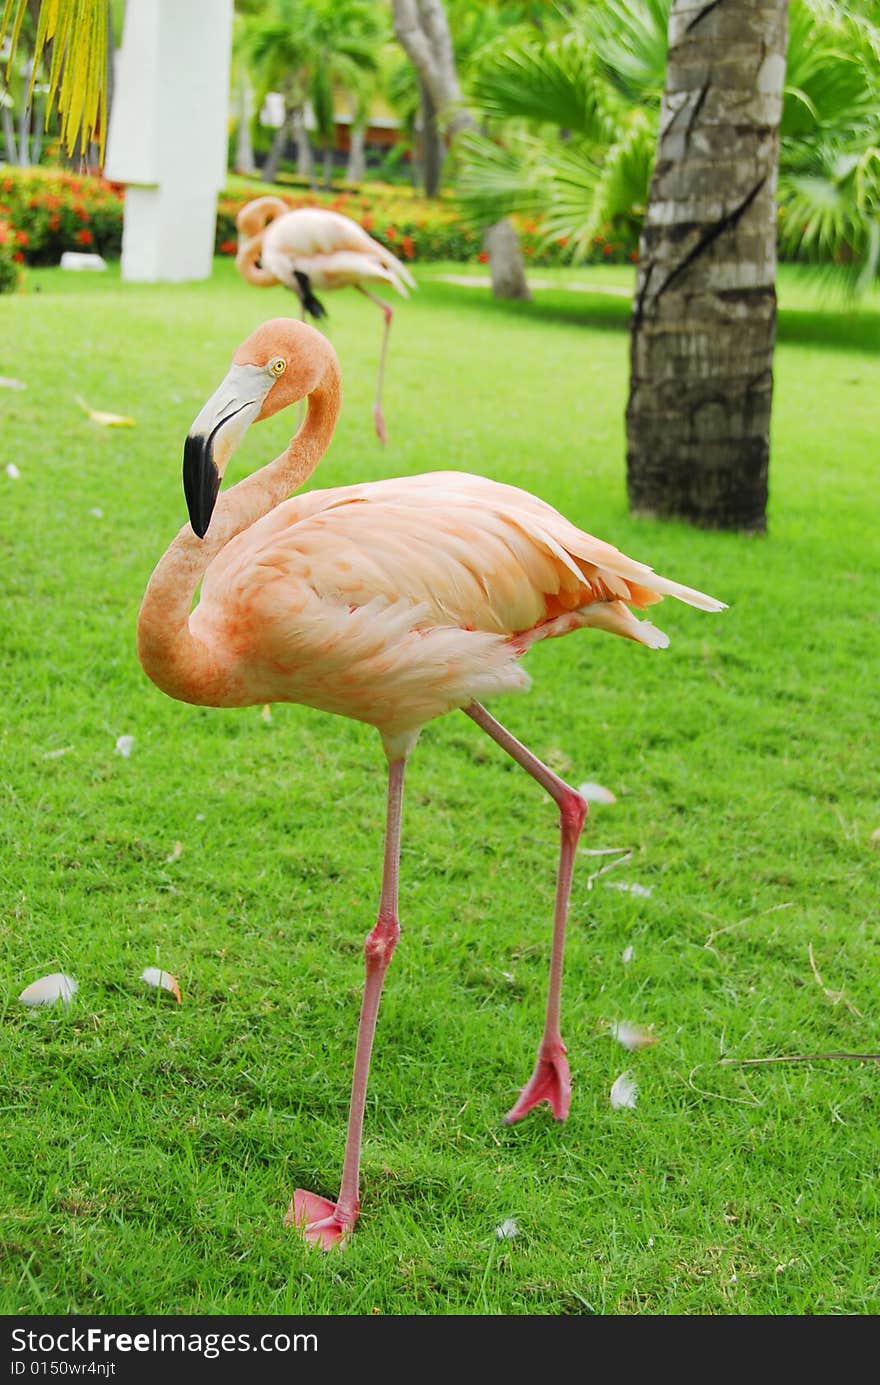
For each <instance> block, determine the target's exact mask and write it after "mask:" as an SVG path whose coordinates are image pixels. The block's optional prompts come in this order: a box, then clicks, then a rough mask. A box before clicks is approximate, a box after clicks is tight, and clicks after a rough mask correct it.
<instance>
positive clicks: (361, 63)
mask: <svg viewBox="0 0 880 1385" xmlns="http://www.w3.org/2000/svg"><path fill="white" fill-rule="evenodd" d="M387 26H388V19H387V15H386V14H385V11H384V10H383V9H382V8H381V7H377V6H376V5H374V4H371V3H370V2H369V0H269V3H267V4H266V5H265V6H263V7H261V8H260V9H259V10H255V11H254V13H252V14H247V15H244V16H242V22H241V24H240V25H239V29H238V31H237V35H236V47H237V51H238V52H239V54H240V55H241V57H242V58H243V59H244V60H245V61H246V62H247V64H248V66H249V68H250V71H251V73H252V76H253V78H254V82H255V85H256V87H257V90H258V92H259V97H260V100H262V98H263V96H264V95H265V93H266V92H267V91H273V90H274V91H280V92H281V93H283V95H284V96H285V98H286V100H287V103H288V106H289V107H290V108H291V109H294V108H296V107H298V106H302V104H303V103H304V102H305V101H306V100H308V101H310V102H311V105H312V109H313V111H314V114H315V119H316V123H317V127H318V136H319V142H320V143H321V144H324V145H326V144H327V143H328V142H330V141H331V140H332V136H333V100H334V91H335V90H336V89H338V88H342V89H343V90H345V91H347V92H349V93H351V94H352V95H353V96H354V97H355V99H357V97H358V94H359V93H360V92H361V91H362V89H363V86H364V83H365V81H367V80H368V79H370V78H373V79H374V78H375V76H376V73H377V71H378V65H379V50H380V48H381V45H382V43H383V42H384V41H385V38H386V36H387V32H388V27H387Z"/></svg>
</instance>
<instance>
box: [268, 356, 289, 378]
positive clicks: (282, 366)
mask: <svg viewBox="0 0 880 1385" xmlns="http://www.w3.org/2000/svg"><path fill="white" fill-rule="evenodd" d="M269 369H270V370H271V372H272V374H273V375H283V374H284V372H285V370H286V369H287V362H286V361H285V359H284V357H283V356H276V357H275V359H274V361H270V362H269Z"/></svg>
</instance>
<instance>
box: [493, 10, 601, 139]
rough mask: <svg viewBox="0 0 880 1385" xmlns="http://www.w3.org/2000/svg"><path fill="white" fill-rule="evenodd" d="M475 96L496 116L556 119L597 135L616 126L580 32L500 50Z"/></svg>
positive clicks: (562, 125) (559, 125)
mask: <svg viewBox="0 0 880 1385" xmlns="http://www.w3.org/2000/svg"><path fill="white" fill-rule="evenodd" d="M472 96H473V99H474V100H475V102H476V103H477V104H478V105H479V106H480V108H481V109H482V111H483V112H484V114H485V115H486V116H487V117H488V118H489V119H490V120H510V119H521V120H527V121H530V122H532V123H535V124H541V125H555V126H556V127H557V128H558V129H561V130H567V131H569V132H571V133H573V134H578V135H583V136H585V137H586V138H588V139H592V140H596V141H602V140H606V139H607V138H608V135H609V133H610V131H611V129H612V128H613V120H612V113H611V111H610V110H609V107H608V100H607V95H606V93H605V90H604V84H603V83H602V82H601V81H600V79H599V78H598V74H597V72H596V65H595V60H594V57H593V53H592V50H591V49H590V47H589V45H588V44H587V43H586V42H585V41H584V40H583V38H582V37H581V36H580V35H579V34H577V33H571V34H567V35H565V37H564V38H562V39H560V40H558V41H557V42H554V43H543V42H540V41H537V40H534V39H530V40H526V41H523V42H520V43H518V44H515V45H512V46H509V47H507V48H506V49H504V50H496V51H495V52H494V53H493V55H492V57H491V58H490V60H489V61H487V62H486V63H485V64H484V65H483V66H482V67H481V68H480V71H479V72H478V74H477V76H476V78H475V80H474V84H473V88H472Z"/></svg>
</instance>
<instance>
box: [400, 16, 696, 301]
mask: <svg viewBox="0 0 880 1385" xmlns="http://www.w3.org/2000/svg"><path fill="white" fill-rule="evenodd" d="M716 3H717V0H716ZM392 6H393V10H394V32H395V34H396V35H397V39H398V41H399V43H400V44H401V46H402V47H403V48H404V49H405V51H406V52H407V54H408V55H409V58H410V61H411V62H412V65H413V67H414V68H415V70H416V72H417V73H418V75H419V78H420V80H421V81H422V82H423V83H424V85H425V87H426V88H427V90H428V92H429V93H430V96H431V101H432V103H433V106H434V110H435V111H438V112H439V113H440V114H441V117H443V118H444V119H445V128H446V134H447V135H448V136H449V138H450V140H454V139H455V136H456V135H457V134H458V132H459V130H468V129H472V128H473V127H474V125H475V124H476V121H475V120H474V117H473V115H472V114H471V112H470V111H469V110H467V108H466V107H465V106H464V104H463V102H462V93H461V87H460V86H459V82H458V73H457V72H456V70H455V53H454V51H453V47H452V36H451V34H450V31H449V21H448V19H447V17H446V11H445V9H444V8H443V0H418V3H416V0H392ZM485 243H486V247H487V249H488V251H489V260H490V264H489V268H490V270H491V273H492V292H493V293H494V295H495V297H496V298H530V297H531V294H530V292H529V286H528V284H527V283H526V276H525V270H524V268H523V259H522V254H521V252H520V248H519V238H518V237H517V234H516V231H515V230H514V229H513V226H512V225H511V223H510V222H509V221H499V222H498V224H497V225H496V226H491V227H490V228H489V230H488V231H487V232H486V242H485Z"/></svg>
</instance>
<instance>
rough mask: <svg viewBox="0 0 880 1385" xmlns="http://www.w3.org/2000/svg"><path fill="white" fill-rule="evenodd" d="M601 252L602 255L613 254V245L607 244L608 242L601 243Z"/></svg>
mask: <svg viewBox="0 0 880 1385" xmlns="http://www.w3.org/2000/svg"><path fill="white" fill-rule="evenodd" d="M602 254H603V255H613V254H614V246H613V245H608V244H605V245H603V246H602Z"/></svg>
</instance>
